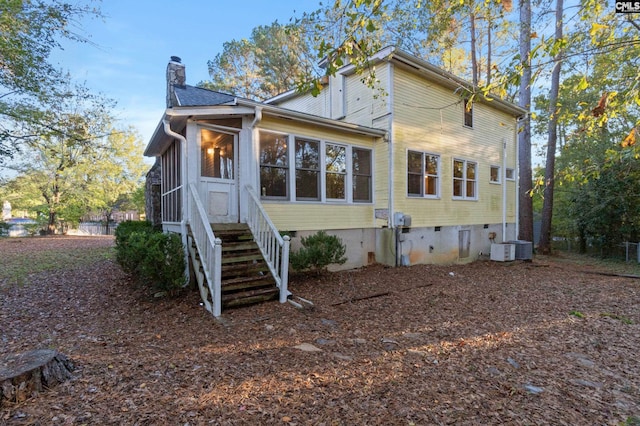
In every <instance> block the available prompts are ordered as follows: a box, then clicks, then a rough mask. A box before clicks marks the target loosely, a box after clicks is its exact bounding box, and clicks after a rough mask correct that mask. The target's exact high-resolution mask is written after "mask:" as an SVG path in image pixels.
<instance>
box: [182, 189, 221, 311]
mask: <svg viewBox="0 0 640 426" xmlns="http://www.w3.org/2000/svg"><path fill="white" fill-rule="evenodd" d="M189 207H190V208H189V224H190V225H191V233H192V235H193V239H194V241H195V243H196V247H197V248H198V253H199V254H200V262H201V264H202V269H203V271H204V276H205V278H206V281H207V286H208V287H209V294H211V299H212V301H213V304H212V306H210V305H209V302H208V301H207V300H205V301H204V302H205V306H206V307H207V310H209V311H210V312H211V313H212V314H213V316H214V317H219V316H220V314H221V313H222V300H221V297H222V286H221V272H222V240H220V238H216V237H215V235H214V234H213V230H212V229H211V224H210V223H209V219H208V217H207V212H206V211H205V209H204V207H203V206H202V201H200V196H199V195H198V188H197V186H196V185H195V184H193V183H192V184H190V185H189Z"/></svg>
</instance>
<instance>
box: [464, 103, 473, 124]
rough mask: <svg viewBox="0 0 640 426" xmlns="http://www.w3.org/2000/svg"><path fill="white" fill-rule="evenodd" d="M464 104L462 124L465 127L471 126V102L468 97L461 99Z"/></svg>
mask: <svg viewBox="0 0 640 426" xmlns="http://www.w3.org/2000/svg"><path fill="white" fill-rule="evenodd" d="M463 105H464V125H465V126H466V127H473V102H471V101H470V100H469V99H465V100H464V101H463Z"/></svg>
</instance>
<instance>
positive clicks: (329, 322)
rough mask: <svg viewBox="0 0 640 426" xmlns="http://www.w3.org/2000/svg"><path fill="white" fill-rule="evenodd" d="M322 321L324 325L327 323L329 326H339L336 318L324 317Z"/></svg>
mask: <svg viewBox="0 0 640 426" xmlns="http://www.w3.org/2000/svg"><path fill="white" fill-rule="evenodd" d="M320 322H321V323H322V325H327V326H329V327H337V326H338V323H337V322H335V321H334V320H330V319H325V318H322V319H321V320H320Z"/></svg>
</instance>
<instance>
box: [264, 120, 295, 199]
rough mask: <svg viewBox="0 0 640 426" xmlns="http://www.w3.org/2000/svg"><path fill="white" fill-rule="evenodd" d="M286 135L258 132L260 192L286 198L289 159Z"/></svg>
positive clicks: (273, 196)
mask: <svg viewBox="0 0 640 426" xmlns="http://www.w3.org/2000/svg"><path fill="white" fill-rule="evenodd" d="M287 139H288V136H287V135H280V134H275V133H266V132H260V187H261V190H260V194H261V195H262V196H263V197H272V198H288V196H289V194H288V191H287V188H288V186H289V160H288V149H287Z"/></svg>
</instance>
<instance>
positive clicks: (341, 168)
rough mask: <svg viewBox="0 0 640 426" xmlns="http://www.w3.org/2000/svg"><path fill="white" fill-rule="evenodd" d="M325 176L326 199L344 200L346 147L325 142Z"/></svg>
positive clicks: (345, 193)
mask: <svg viewBox="0 0 640 426" xmlns="http://www.w3.org/2000/svg"><path fill="white" fill-rule="evenodd" d="M324 160H325V161H324V162H325V177H326V184H325V190H326V198H327V200H346V199H347V192H346V188H347V187H346V182H347V147H346V146H343V145H335V144H331V143H327V144H325V156H324Z"/></svg>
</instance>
